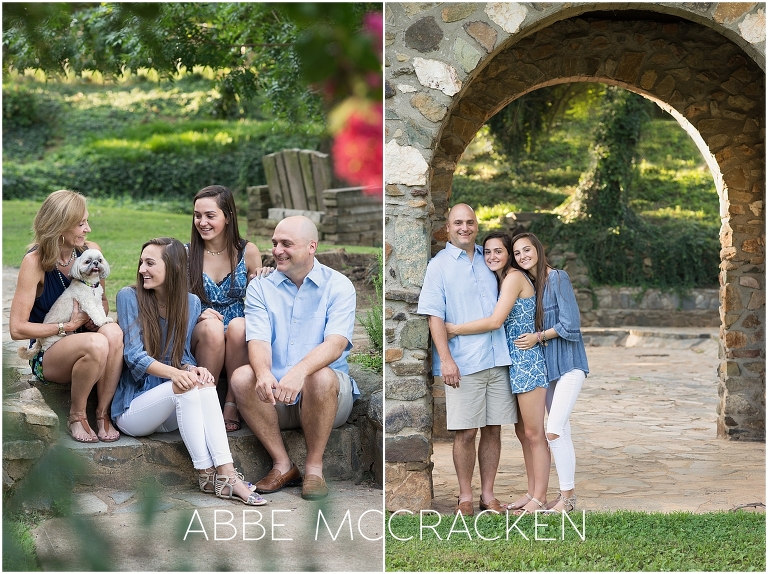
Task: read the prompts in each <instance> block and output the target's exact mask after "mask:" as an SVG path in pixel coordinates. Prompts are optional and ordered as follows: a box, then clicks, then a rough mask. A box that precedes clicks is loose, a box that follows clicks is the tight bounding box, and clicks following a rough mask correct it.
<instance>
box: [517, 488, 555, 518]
mask: <svg viewBox="0 0 768 574" xmlns="http://www.w3.org/2000/svg"><path fill="white" fill-rule="evenodd" d="M526 494H527V493H526ZM529 502H533V503H534V504H537V505H538V506H539V508H540V509H542V510H546V508H544V505H546V504H547V503H546V502H541V501H540V500H537V499H535V498H534V497H531V500H529ZM524 512H528V513H529V514H532V513H530V512H529V511H527V510H525V509H524V508H519V509H517V510H515V511H514V512H513V513H512V514H514V515H515V516H520V515H521V514H523V513H524ZM534 512H536V511H535V510H534Z"/></svg>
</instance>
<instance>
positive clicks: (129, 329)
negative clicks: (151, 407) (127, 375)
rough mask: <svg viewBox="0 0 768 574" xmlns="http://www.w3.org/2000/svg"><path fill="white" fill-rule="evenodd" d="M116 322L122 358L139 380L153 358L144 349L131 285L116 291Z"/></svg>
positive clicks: (135, 300)
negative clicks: (121, 335)
mask: <svg viewBox="0 0 768 574" xmlns="http://www.w3.org/2000/svg"><path fill="white" fill-rule="evenodd" d="M116 302H117V322H118V324H119V325H120V328H121V329H122V330H123V358H124V359H125V364H126V366H127V367H128V369H129V370H130V372H131V376H132V377H133V379H134V380H135V381H140V380H142V379H143V378H144V375H145V374H146V372H147V369H148V368H149V365H151V364H152V363H153V362H154V361H155V359H153V358H152V357H151V356H150V355H149V353H147V351H146V349H144V341H143V340H142V336H141V325H140V324H139V321H138V317H139V303H138V300H137V299H136V291H135V290H134V288H133V287H123V288H122V289H120V291H119V292H118V293H117V299H116Z"/></svg>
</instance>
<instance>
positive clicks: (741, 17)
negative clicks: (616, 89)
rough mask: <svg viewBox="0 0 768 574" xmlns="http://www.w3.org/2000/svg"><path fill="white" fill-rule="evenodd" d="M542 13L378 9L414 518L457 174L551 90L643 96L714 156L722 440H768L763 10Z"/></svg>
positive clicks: (398, 370)
mask: <svg viewBox="0 0 768 574" xmlns="http://www.w3.org/2000/svg"><path fill="white" fill-rule="evenodd" d="M545 6H547V8H546V9H544V8H540V6H539V5H536V4H509V3H492V4H482V5H481V4H441V5H433V4H419V5H406V4H403V5H397V4H388V6H387V43H388V47H387V64H388V68H387V115H386V119H387V128H386V140H387V160H386V161H387V184H388V185H387V189H386V194H387V204H386V227H385V229H386V257H387V261H386V267H387V273H388V275H387V287H386V298H387V314H386V320H387V325H386V337H387V343H388V345H387V347H388V348H387V351H386V361H387V374H386V391H385V393H386V399H387V403H386V423H385V424H386V447H385V448H386V462H387V467H386V473H387V474H386V482H387V485H386V491H387V507H388V508H390V509H395V508H423V507H426V506H428V505H429V498H430V497H431V480H430V477H431V462H430V455H431V427H432V404H431V395H430V393H429V392H428V389H429V384H428V379H429V376H428V374H427V373H428V370H429V355H428V347H427V344H428V329H427V325H426V320H425V319H424V318H422V317H419V316H417V315H415V302H416V301H417V300H418V295H419V289H420V287H421V280H422V278H423V275H424V270H425V268H426V263H427V261H428V258H429V256H430V255H431V254H434V252H436V251H437V250H439V249H440V248H441V247H442V242H444V241H445V240H446V239H447V237H445V236H444V234H443V231H442V229H443V225H444V217H445V213H446V211H447V208H448V202H449V197H450V189H451V182H452V178H453V172H454V170H455V168H456V163H457V161H458V159H459V157H460V155H461V153H462V152H463V151H464V149H465V147H466V146H467V144H468V143H469V142H470V141H471V139H472V138H473V137H474V135H475V133H476V132H477V131H478V129H479V128H480V127H481V126H482V125H483V123H484V122H485V121H487V120H488V119H489V118H490V117H491V116H493V115H494V114H495V113H496V112H498V111H499V110H500V109H501V108H503V107H504V106H505V105H507V104H508V103H509V102H511V101H513V100H514V99H515V98H517V97H520V96H521V95H523V94H525V93H527V92H530V91H532V90H535V89H538V88H541V87H544V86H547V85H552V84H556V83H562V82H571V81H596V82H602V83H606V84H611V85H618V86H621V87H623V88H626V89H629V90H631V91H634V92H637V93H640V94H642V95H644V96H646V97H648V98H651V99H653V100H654V101H656V102H658V103H659V104H660V105H661V106H662V107H664V108H665V109H666V110H667V111H669V112H670V113H672V114H673V115H674V116H675V117H676V118H677V119H678V121H679V122H680V123H681V125H683V127H684V128H685V129H686V130H687V131H688V133H689V134H691V135H692V137H693V138H694V140H695V141H696V142H697V144H698V145H699V147H700V149H701V150H702V152H703V153H704V155H705V157H707V159H708V163H709V165H710V169H711V170H712V173H713V174H714V177H715V181H716V185H717V189H718V192H719V194H720V203H721V218H722V228H721V234H720V239H721V244H722V250H721V266H720V268H721V272H720V283H721V296H720V299H721V308H720V315H721V319H722V324H721V340H722V345H721V353H722V355H721V358H722V363H721V367H720V385H719V394H720V405H719V408H718V435H719V436H723V437H726V438H733V439H738V438H741V439H747V440H764V439H765V385H764V373H765V371H764V357H765V336H764V326H763V324H762V322H763V320H764V316H765V259H764V255H765V212H764V202H765V197H764V194H765V191H764V181H765V148H764V138H765V118H764V110H765V73H764V62H765V55H764V50H765V30H764V10H763V9H762V7H761V5H753V4H750V5H744V4H741V5H739V6H737V5H735V4H732V5H730V6H727V5H723V4H718V5H711V4H707V5H695V7H696V9H697V10H698V9H701V10H704V12H696V11H694V9H692V8H691V9H689V8H685V7H686V6H694V5H688V4H686V5H681V4H676V5H671V4H670V5H668V4H633V5H631V7H632V10H630V11H625V9H626V8H627V6H628V5H626V4H621V5H606V4H600V5H580V6H578V7H574V6H573V5H567V4H557V3H555V4H548V5H545ZM606 8H611V9H612V10H613V11H612V12H611V13H606V12H604V11H603V10H605V9H606ZM590 10H601V12H595V13H590V12H589V11H590ZM755 27H757V28H758V31H757V32H756V31H755ZM760 38H762V40H761V41H760V42H755V41H754V40H756V39H760ZM428 54H429V56H427V55H428ZM428 493H429V494H428Z"/></svg>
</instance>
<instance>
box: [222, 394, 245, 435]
mask: <svg viewBox="0 0 768 574" xmlns="http://www.w3.org/2000/svg"><path fill="white" fill-rule="evenodd" d="M224 406H225V407H232V408H233V409H235V412H236V413H237V415H238V420H234V419H224V428H225V430H226V431H227V432H237V431H239V430H240V428H241V427H242V423H241V422H240V418H239V416H240V411H238V410H237V403H233V402H229V401H228V402H226V403H224ZM227 425H231V426H233V427H235V428H233V429H232V430H230V429H228V428H226V427H227Z"/></svg>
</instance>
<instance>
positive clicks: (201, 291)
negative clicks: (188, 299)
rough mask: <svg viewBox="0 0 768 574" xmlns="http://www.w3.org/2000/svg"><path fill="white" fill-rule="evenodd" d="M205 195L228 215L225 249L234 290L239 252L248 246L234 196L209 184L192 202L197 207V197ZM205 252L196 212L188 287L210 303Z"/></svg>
mask: <svg viewBox="0 0 768 574" xmlns="http://www.w3.org/2000/svg"><path fill="white" fill-rule="evenodd" d="M205 197H213V198H215V199H216V205H217V206H218V208H219V209H221V211H223V212H224V217H226V218H227V225H226V227H225V228H224V236H225V238H226V245H225V249H226V251H227V257H229V263H230V267H231V269H232V270H231V271H230V272H229V289H230V292H231V291H232V288H233V287H234V285H235V281H234V278H233V274H234V272H235V267H237V260H238V255H239V254H240V251H241V250H242V249H245V240H244V239H243V238H242V237H240V228H239V227H238V225H237V206H236V205H235V198H234V196H233V195H232V192H231V191H229V189H228V188H226V187H224V186H223V185H209V186H208V187H204V188H203V189H201V190H200V191H198V192H197V193H196V194H195V197H194V199H193V200H192V205H193V206H194V205H195V203H196V202H197V200H198V199H203V198H205ZM203 251H205V243H204V242H203V238H202V237H200V233H198V231H197V228H196V227H195V216H194V214H193V215H192V237H191V238H190V240H189V290H190V292H191V293H194V294H195V295H197V296H198V297H200V301H202V302H203V303H210V301H208V297H207V296H206V294H205V284H204V283H203Z"/></svg>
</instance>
